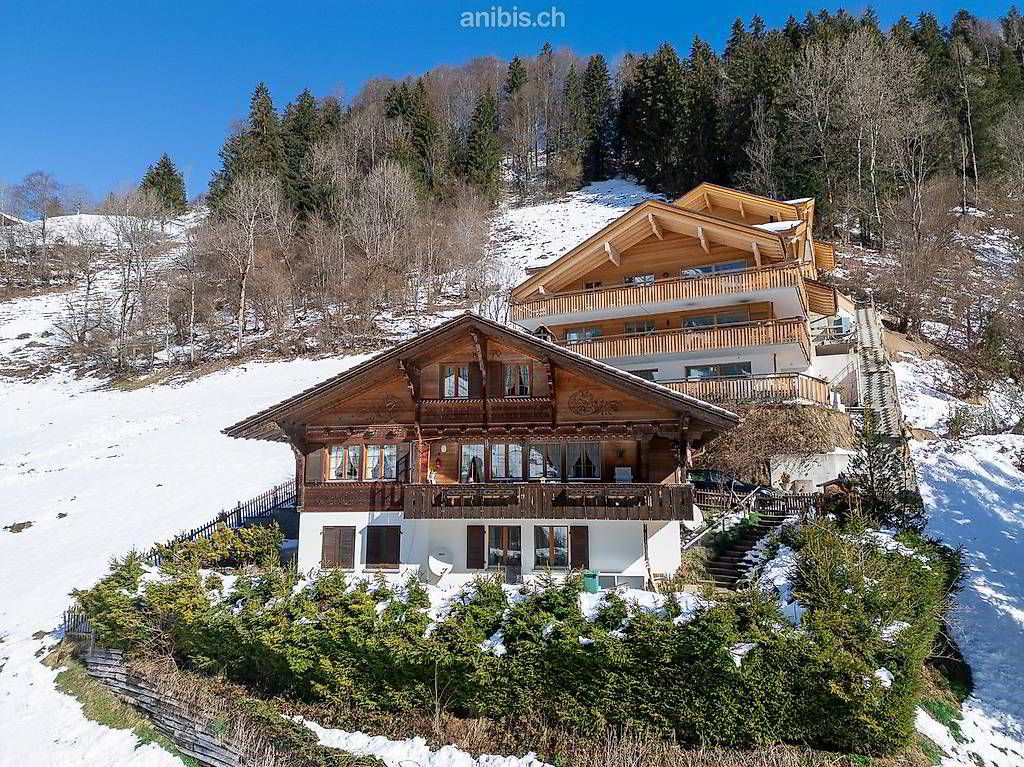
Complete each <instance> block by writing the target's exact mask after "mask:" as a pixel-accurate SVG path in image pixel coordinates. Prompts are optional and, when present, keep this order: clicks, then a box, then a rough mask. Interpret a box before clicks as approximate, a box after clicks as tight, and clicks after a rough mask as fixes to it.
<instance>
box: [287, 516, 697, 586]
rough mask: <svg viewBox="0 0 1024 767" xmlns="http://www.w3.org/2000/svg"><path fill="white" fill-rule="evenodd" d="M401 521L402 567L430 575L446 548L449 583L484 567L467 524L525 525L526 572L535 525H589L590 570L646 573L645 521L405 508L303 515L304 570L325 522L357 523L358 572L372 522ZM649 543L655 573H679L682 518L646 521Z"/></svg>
mask: <svg viewBox="0 0 1024 767" xmlns="http://www.w3.org/2000/svg"><path fill="white" fill-rule="evenodd" d="M370 524H374V525H401V527H402V549H401V557H402V563H403V564H402V567H401V570H402V571H405V572H411V573H415V574H417V575H421V576H424V577H429V574H428V572H427V568H426V564H425V563H426V561H427V557H428V556H430V554H431V553H433V552H435V551H438V550H441V549H443V550H445V551H446V552H447V553H448V555H449V557H450V561H452V562H453V564H454V568H453V570H452V572H451V573H450V574H449V575H448V576H446V578H445V582H444V583H445V585H453V584H456V583H458V582H459V581H466V582H468V581H471V580H472V579H473V578H474V577H476V576H477V575H479V574H481V572H485V571H481V570H468V569H467V568H466V527H467V526H468V525H472V524H478V525H480V524H482V525H519V526H520V527H521V528H522V553H523V568H522V570H523V576H524V578H527V577H528V576H529V575H530V574H531V573H532V572H533V571H534V567H533V562H534V557H533V540H534V538H533V527H534V525H564V526H571V525H584V524H585V525H586V526H587V527H588V528H589V530H590V569H591V570H597V571H598V572H600V573H602V574H615V575H634V576H646V575H647V566H646V564H645V562H644V551H643V546H644V543H643V537H644V534H643V527H644V523H643V522H641V521H635V520H622V521H620V520H579V519H544V520H539V519H450V520H442V519H403V518H402V513H401V512H397V511H396V512H357V511H340V512H307V513H304V514H302V515H300V518H299V563H298V564H299V571H300V572H303V573H308V572H309V571H311V570H315V569H317V568H319V567H320V552H321V532H322V530H323V528H324V527H328V526H334V525H354V526H355V528H356V568H355V571H356V572H363V571H364V570H365V568H364V567H363V562H365V559H366V536H365V529H366V527H367V525H370ZM646 524H647V547H648V553H649V556H650V558H651V569H652V571H653V572H654V573H656V574H663V573H674V572H675V571H676V570H677V569H678V568H679V565H680V563H681V554H680V546H679V535H680V529H679V522H677V521H669V522H665V521H659V522H653V521H651V522H647V523H646Z"/></svg>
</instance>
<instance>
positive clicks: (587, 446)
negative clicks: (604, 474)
mask: <svg viewBox="0 0 1024 767" xmlns="http://www.w3.org/2000/svg"><path fill="white" fill-rule="evenodd" d="M568 465H569V479H593V480H600V479H601V443H600V442H570V443H569V446H568Z"/></svg>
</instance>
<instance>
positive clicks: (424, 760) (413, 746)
mask: <svg viewBox="0 0 1024 767" xmlns="http://www.w3.org/2000/svg"><path fill="white" fill-rule="evenodd" d="M297 721H299V722H301V723H302V724H304V725H305V726H306V727H308V728H309V729H310V730H311V731H312V732H313V733H314V734H316V736H317V738H318V739H319V741H320V743H321V744H322V745H324V746H328V747H330V748H338V749H342V750H343V751H347V752H349V753H350V754H357V755H358V756H375V757H377V758H378V759H380V760H381V761H382V762H384V764H386V765H387V767H412V765H415V767H551V765H549V764H548V763H547V762H542V761H540V760H539V759H538V758H537V755H536V754H534V753H532V752H531V753H528V754H527V755H526V756H523V757H516V756H494V755H491V754H484V755H482V756H480V757H473V756H470V755H469V754H468V753H466V752H465V751H463V750H462V749H459V748H456V747H455V746H442V747H441V748H439V749H437V750H432V749H431V748H430V746H429V745H428V744H427V742H426V741H425V740H424V739H423V738H408V739H406V740H391V739H390V738H385V737H383V736H381V735H375V736H374V735H367V734H366V733H362V732H348V731H346V730H335V729H330V728H327V727H321V726H320V725H319V724H317V723H316V722H310V721H307V720H303V719H301V718H300V719H298V720H297Z"/></svg>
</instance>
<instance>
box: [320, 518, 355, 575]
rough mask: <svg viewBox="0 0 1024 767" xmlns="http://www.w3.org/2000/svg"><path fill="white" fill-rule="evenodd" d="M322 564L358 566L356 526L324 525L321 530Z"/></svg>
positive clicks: (348, 567)
mask: <svg viewBox="0 0 1024 767" xmlns="http://www.w3.org/2000/svg"><path fill="white" fill-rule="evenodd" d="M320 537H321V540H320V547H321V548H320V566H321V567H323V568H328V567H343V568H345V569H348V570H351V569H352V568H353V567H355V566H356V529H355V528H354V527H350V526H345V527H324V528H323V529H322V530H321V531H320Z"/></svg>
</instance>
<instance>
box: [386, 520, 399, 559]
mask: <svg viewBox="0 0 1024 767" xmlns="http://www.w3.org/2000/svg"><path fill="white" fill-rule="evenodd" d="M401 561H402V528H401V527H399V526H398V525H394V526H390V527H386V528H384V564H388V565H398V564H399V563H400V562H401Z"/></svg>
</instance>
